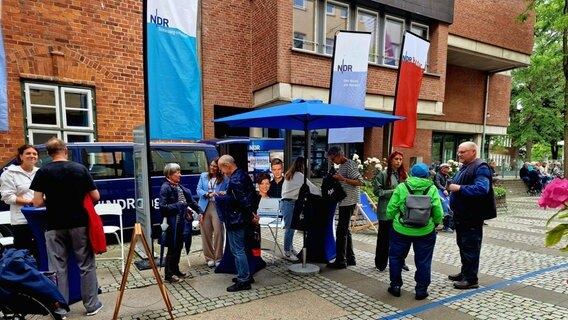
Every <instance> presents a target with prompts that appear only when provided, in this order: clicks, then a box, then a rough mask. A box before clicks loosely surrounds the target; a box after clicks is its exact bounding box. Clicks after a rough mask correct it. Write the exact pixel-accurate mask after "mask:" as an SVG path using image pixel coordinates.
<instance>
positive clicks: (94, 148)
mask: <svg viewBox="0 0 568 320" xmlns="http://www.w3.org/2000/svg"><path fill="white" fill-rule="evenodd" d="M37 147H38V149H39V150H40V155H39V161H38V165H39V166H41V165H43V164H46V163H48V162H50V161H51V158H50V157H49V156H48V155H47V151H46V150H45V146H44V145H38V146H37ZM133 148H134V144H133V143H128V142H117V143H112V142H89V143H86V142H85V143H83V142H82V143H69V144H67V149H68V150H69V160H73V161H75V162H78V163H82V164H83V165H85V166H86V167H87V168H88V169H89V171H90V172H91V175H92V177H93V179H94V180H95V183H96V185H97V188H98V189H99V192H100V194H101V199H100V200H99V202H100V203H107V202H110V203H119V204H120V205H121V207H122V209H123V215H122V219H123V224H124V228H125V229H130V228H133V227H134V223H135V222H136V213H135V207H134V201H135V190H134V188H135V181H134V160H133ZM150 150H151V153H152V160H151V162H149V167H150V172H151V179H152V183H151V190H150V194H151V198H152V202H151V205H150V206H151V209H152V224H153V225H158V224H159V223H160V222H161V219H160V213H159V205H158V194H159V191H160V186H161V185H162V183H163V182H164V174H163V169H164V166H165V165H166V163H170V162H175V163H177V164H179V165H180V167H181V174H182V177H181V183H182V184H183V185H185V186H187V187H188V188H189V189H190V190H191V191H192V192H193V194H194V196H195V195H196V194H195V190H196V188H197V183H198V181H199V176H200V174H201V172H206V171H208V168H209V163H210V162H211V160H213V159H215V158H217V157H218V153H217V150H216V149H215V147H214V146H212V145H208V144H202V143H151V144H150ZM13 163H15V160H12V161H10V162H8V163H7V164H6V165H4V166H3V167H7V166H9V165H11V164H13ZM9 214H10V213H9V207H8V206H7V205H6V204H5V203H3V202H0V224H5V223H9V221H10V219H9ZM6 215H8V217H6ZM107 217H108V216H105V217H104V218H105V219H106V218H107ZM111 219H112V218H111ZM6 221H7V222H6ZM2 227H3V228H2V230H3V233H7V232H8V231H7V228H6V226H5V225H4V226H2ZM1 236H8V235H6V234H2V235H0V237H1Z"/></svg>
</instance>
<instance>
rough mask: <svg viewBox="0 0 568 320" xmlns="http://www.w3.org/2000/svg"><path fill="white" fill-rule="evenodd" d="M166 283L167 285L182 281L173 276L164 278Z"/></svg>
mask: <svg viewBox="0 0 568 320" xmlns="http://www.w3.org/2000/svg"><path fill="white" fill-rule="evenodd" d="M166 281H167V282H169V283H178V282H182V281H183V280H181V279H180V278H179V277H178V276H176V275H173V276H171V277H166Z"/></svg>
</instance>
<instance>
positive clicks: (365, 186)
mask: <svg viewBox="0 0 568 320" xmlns="http://www.w3.org/2000/svg"><path fill="white" fill-rule="evenodd" d="M361 192H366V193H367V194H368V195H369V198H370V199H371V200H372V201H373V202H374V203H378V201H379V199H378V198H377V196H375V194H374V193H373V184H372V183H371V181H369V180H365V182H363V185H362V186H361Z"/></svg>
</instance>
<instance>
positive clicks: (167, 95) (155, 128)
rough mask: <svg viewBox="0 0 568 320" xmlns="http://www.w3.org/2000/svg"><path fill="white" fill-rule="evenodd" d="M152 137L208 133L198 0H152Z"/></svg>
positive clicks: (149, 18)
mask: <svg viewBox="0 0 568 320" xmlns="http://www.w3.org/2000/svg"><path fill="white" fill-rule="evenodd" d="M146 5H147V7H146V8H147V10H146V12H147V17H146V27H147V29H146V49H147V57H146V62H147V64H148V65H147V67H148V75H147V76H148V78H147V79H146V81H147V83H148V101H147V102H146V103H147V105H148V112H149V120H150V139H160V140H167V139H182V140H199V139H202V138H203V121H202V113H201V110H202V108H201V75H200V72H199V63H198V59H197V43H196V34H197V10H198V0H147V4H146Z"/></svg>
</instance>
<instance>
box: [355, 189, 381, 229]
mask: <svg viewBox="0 0 568 320" xmlns="http://www.w3.org/2000/svg"><path fill="white" fill-rule="evenodd" d="M376 210H377V207H376V205H375V204H374V203H373V201H371V198H369V195H368V194H367V193H365V192H361V196H360V202H359V203H358V204H357V206H355V212H354V214H353V219H354V221H353V223H352V224H351V231H358V230H363V229H367V228H373V229H374V230H375V231H378V230H377V227H376V226H375V224H377V223H379V218H378V217H377V214H376Z"/></svg>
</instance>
